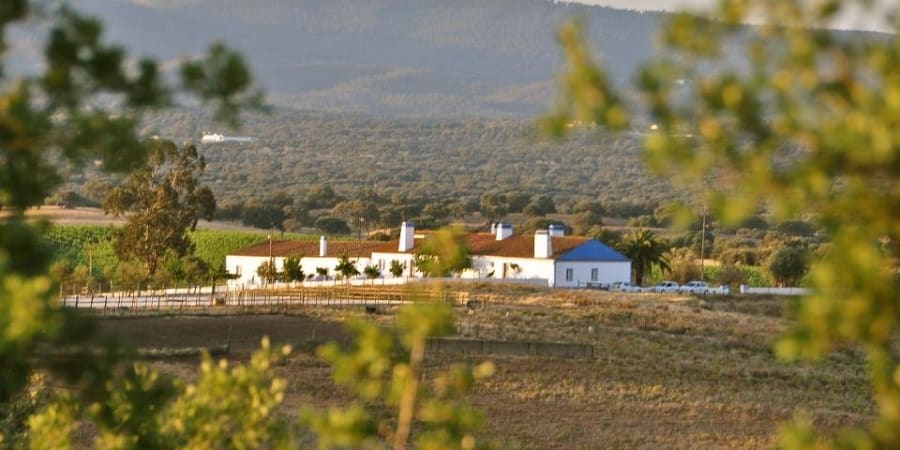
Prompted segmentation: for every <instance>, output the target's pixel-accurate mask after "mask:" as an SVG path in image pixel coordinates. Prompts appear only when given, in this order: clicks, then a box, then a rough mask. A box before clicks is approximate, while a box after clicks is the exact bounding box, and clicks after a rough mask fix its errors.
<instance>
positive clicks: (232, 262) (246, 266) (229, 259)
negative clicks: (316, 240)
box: [225, 255, 369, 287]
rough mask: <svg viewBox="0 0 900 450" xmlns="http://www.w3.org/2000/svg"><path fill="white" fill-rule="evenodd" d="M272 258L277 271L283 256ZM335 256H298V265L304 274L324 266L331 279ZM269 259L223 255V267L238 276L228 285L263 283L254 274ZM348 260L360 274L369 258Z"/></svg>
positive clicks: (314, 272)
mask: <svg viewBox="0 0 900 450" xmlns="http://www.w3.org/2000/svg"><path fill="white" fill-rule="evenodd" d="M272 259H274V260H275V269H276V270H278V271H279V272H280V271H281V270H282V268H283V267H284V259H285V258H284V257H283V256H275V257H273V258H272ZM338 259H339V258H337V257H333V256H326V257H319V256H304V257H303V258H300V267H301V268H302V269H303V273H304V274H306V275H310V274H312V275H315V274H316V268H317V267H325V268H327V269H328V276H329V278H331V279H333V278H334V277H335V275H337V273H336V272H335V270H334V268H335V267H336V266H337V265H338ZM268 260H269V257H268V256H234V255H228V256H226V257H225V268H226V270H228V272H230V273H236V274H239V275H240V276H239V277H238V278H237V279H234V280H229V281H228V286H229V287H234V286H241V285H252V284H263V281H262V280H260V278H259V275H257V274H256V270H257V269H259V266H260V265H262V263H264V262H266V261H268ZM350 261H353V262H355V263H356V270H358V271H359V273H360V274H362V273H363V270H364V269H365V268H366V266H367V265H369V258H350Z"/></svg>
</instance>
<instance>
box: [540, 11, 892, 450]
mask: <svg viewBox="0 0 900 450" xmlns="http://www.w3.org/2000/svg"><path fill="white" fill-rule="evenodd" d="M871 3H872V2H869V1H854V0H843V1H842V0H828V1H814V2H807V1H801V0H778V1H774V0H721V1H719V2H718V8H717V9H716V11H715V12H714V14H713V17H712V18H705V17H699V16H693V15H689V14H681V15H677V16H674V17H673V18H672V19H671V20H670V21H669V22H668V24H667V25H666V26H665V27H664V29H663V31H662V33H661V36H660V37H661V42H662V44H663V45H664V46H665V51H664V52H661V53H660V55H661V56H660V57H659V58H657V59H654V60H653V61H652V62H650V63H648V64H646V65H645V67H644V69H643V70H642V71H641V73H640V75H639V76H638V77H637V80H636V84H637V87H638V88H639V89H640V90H641V91H642V93H643V95H642V97H641V98H640V99H639V100H638V101H637V102H636V104H633V103H632V102H631V101H630V100H624V99H623V97H622V96H621V95H619V94H617V92H616V89H615V88H614V87H613V86H612V85H611V84H610V83H609V81H608V80H607V77H606V76H605V74H604V70H603V68H602V66H601V65H598V64H596V63H595V62H594V61H593V60H592V57H591V55H590V52H589V51H588V49H587V47H586V45H585V44H584V39H583V37H582V33H583V32H582V28H583V27H582V26H581V24H579V23H571V24H569V25H566V26H565V27H563V28H562V30H561V31H560V40H561V42H562V44H563V49H564V53H565V57H566V70H565V72H564V75H563V84H562V97H561V101H560V103H559V107H558V109H557V112H556V113H555V114H554V115H553V116H552V117H550V118H548V119H547V120H546V124H547V125H548V126H549V127H550V128H551V129H552V130H555V131H559V132H562V131H564V130H565V129H566V128H565V127H566V124H569V123H572V122H573V121H581V122H584V123H593V124H596V125H597V126H598V127H599V128H601V129H609V130H611V129H624V128H626V127H628V126H629V125H631V122H630V120H631V117H630V115H629V112H631V113H632V114H634V113H637V112H640V113H644V112H646V113H648V114H649V116H650V122H649V123H650V124H653V125H652V126H651V127H650V128H651V130H650V132H649V133H648V134H647V136H646V138H645V139H644V144H643V147H644V150H645V154H646V157H647V161H648V163H649V165H650V166H651V168H652V169H654V170H656V171H658V172H660V173H665V174H668V175H670V176H671V177H672V178H673V179H675V180H677V181H679V182H682V183H683V184H684V185H686V186H690V187H692V188H694V189H696V190H698V191H703V192H704V193H705V194H706V195H705V200H704V202H705V203H706V204H707V205H709V206H710V207H711V208H712V210H713V211H714V212H715V213H716V215H717V217H718V218H719V219H720V220H721V221H722V223H723V224H725V225H728V226H733V225H736V224H738V223H740V222H741V221H742V220H744V219H746V218H747V217H749V216H750V215H751V214H753V213H755V212H756V211H757V210H758V209H759V208H760V207H765V208H767V210H769V211H770V212H771V214H772V218H773V219H775V220H776V221H777V222H781V221H784V220H797V218H798V217H800V216H801V214H809V216H808V217H812V218H813V219H812V220H814V228H813V229H815V230H821V232H822V233H823V234H824V235H825V236H826V237H827V239H828V241H830V242H831V248H830V251H827V252H824V254H821V255H819V256H818V258H817V259H816V260H815V261H814V262H813V265H812V268H811V276H810V278H811V282H812V287H813V291H814V293H813V294H812V295H810V296H809V297H807V298H806V299H805V300H804V302H803V303H802V305H801V308H800V312H799V315H798V321H797V324H796V325H795V326H793V327H792V329H791V331H790V332H788V333H787V335H786V336H784V338H783V339H781V340H780V341H779V343H778V344H777V345H776V351H777V353H778V354H779V355H780V356H782V357H785V358H795V357H801V356H802V357H813V358H821V357H823V356H825V355H826V354H827V353H828V352H829V351H830V350H832V349H835V348H840V347H844V346H848V345H856V346H859V347H860V348H862V349H863V350H865V352H866V353H867V355H868V359H869V367H870V375H871V380H872V388H873V394H874V399H875V401H876V403H877V405H878V415H877V417H875V418H874V419H873V420H872V421H871V423H869V424H868V426H866V427H864V428H858V429H852V430H846V431H838V432H835V434H834V435H833V436H828V437H823V436H817V435H816V434H817V432H818V430H816V429H815V427H814V426H812V425H811V424H810V423H808V422H806V421H803V420H798V421H797V422H796V423H795V424H794V425H792V426H787V427H785V429H784V430H783V431H782V433H781V441H780V444H781V445H782V446H783V447H785V448H816V449H826V448H842V449H847V448H860V449H862V448H865V449H874V448H897V447H898V446H900V365H898V358H900V357H898V355H897V352H896V348H895V347H892V345H893V344H892V340H893V339H895V338H896V335H897V329H898V322H900V303H898V301H897V298H898V293H900V281H898V275H897V273H898V272H897V261H898V260H900V259H898V257H900V246H897V245H896V242H898V241H900V183H897V178H898V175H900V132H898V130H900V127H898V125H900V71H898V70H897V67H900V40H898V39H896V35H889V36H879V35H873V34H864V33H856V34H850V35H846V34H845V35H838V33H837V32H834V31H831V30H830V29H829V28H828V25H829V24H831V23H833V21H834V19H835V17H837V16H838V15H840V14H842V13H844V12H845V11H846V10H847V9H848V8H851V7H852V6H857V5H861V6H863V7H865V6H866V5H870V4H871ZM884 6H885V8H886V9H887V13H888V21H887V23H888V24H889V25H890V26H891V27H892V30H893V31H894V32H895V33H896V32H898V31H900V22H898V18H900V14H898V13H900V11H898V8H900V7H898V6H897V5H896V4H889V5H888V4H886V5H884ZM749 18H753V20H754V21H757V22H759V21H761V22H762V23H764V24H765V25H763V26H760V27H759V28H752V29H751V28H749V27H746V26H744V25H742V24H743V22H744V21H745V20H747V19H749ZM723 60H725V61H726V63H725V64H723V65H719V66H717V67H716V68H715V69H712V67H713V63H715V62H722V61H723ZM713 175H714V176H715V179H716V180H717V181H716V182H715V183H706V182H704V180H706V179H707V177H709V176H713ZM807 231H809V230H807ZM885 243H887V245H885Z"/></svg>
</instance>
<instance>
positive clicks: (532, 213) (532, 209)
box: [523, 194, 556, 217]
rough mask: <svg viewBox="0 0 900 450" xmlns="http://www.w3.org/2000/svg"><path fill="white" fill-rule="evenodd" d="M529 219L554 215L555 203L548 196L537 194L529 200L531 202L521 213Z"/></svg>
mask: <svg viewBox="0 0 900 450" xmlns="http://www.w3.org/2000/svg"><path fill="white" fill-rule="evenodd" d="M523 212H524V213H525V214H526V215H528V216H529V217H539V216H546V215H547V214H554V213H556V203H554V202H553V198H552V197H550V196H549V195H545V194H538V195H535V196H534V197H532V198H531V202H529V203H528V205H527V206H526V207H525V210H524V211H523Z"/></svg>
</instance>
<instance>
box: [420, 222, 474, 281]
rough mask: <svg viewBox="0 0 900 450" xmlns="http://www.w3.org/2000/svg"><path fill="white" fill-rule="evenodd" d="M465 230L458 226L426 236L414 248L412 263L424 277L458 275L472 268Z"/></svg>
mask: <svg viewBox="0 0 900 450" xmlns="http://www.w3.org/2000/svg"><path fill="white" fill-rule="evenodd" d="M466 239H467V238H466V230H465V229H464V228H463V227H462V226H459V225H456V226H452V227H446V228H442V229H440V230H438V231H436V232H435V233H433V234H430V235H428V236H427V237H426V238H425V240H423V241H422V245H420V246H418V247H416V249H415V253H414V255H413V263H414V266H415V268H416V270H418V271H419V272H421V273H422V274H423V275H424V276H426V277H449V276H451V275H459V274H460V273H461V272H462V271H463V270H466V269H469V268H471V267H472V257H471V256H470V255H469V246H468V242H467V240H466Z"/></svg>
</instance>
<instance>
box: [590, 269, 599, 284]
mask: <svg viewBox="0 0 900 450" xmlns="http://www.w3.org/2000/svg"><path fill="white" fill-rule="evenodd" d="M598 279H600V269H597V268H596V267H595V268H593V269H591V281H597V280H598Z"/></svg>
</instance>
